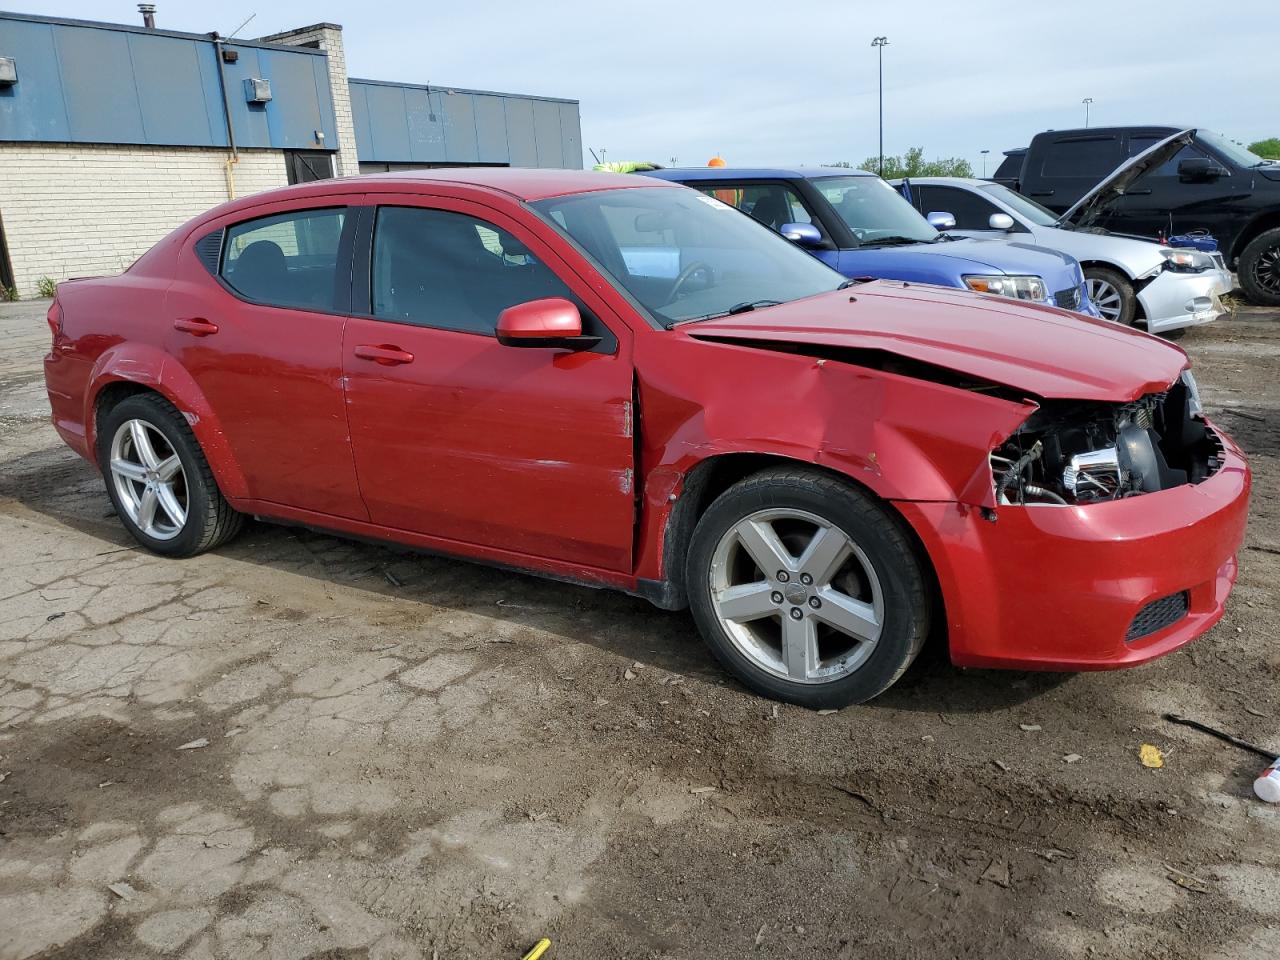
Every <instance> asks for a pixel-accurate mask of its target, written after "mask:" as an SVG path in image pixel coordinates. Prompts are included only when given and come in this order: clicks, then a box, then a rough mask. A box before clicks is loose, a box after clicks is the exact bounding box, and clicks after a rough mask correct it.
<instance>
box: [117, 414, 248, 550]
mask: <svg viewBox="0 0 1280 960" xmlns="http://www.w3.org/2000/svg"><path fill="white" fill-rule="evenodd" d="M98 463H99V465H100V466H101V468H102V475H103V477H104V478H105V479H106V484H107V495H108V496H109V497H110V498H111V503H112V505H113V506H114V507H115V509H116V513H117V515H118V516H119V517H120V521H121V522H122V523H123V524H124V526H125V529H127V530H128V531H129V533H130V534H132V535H133V537H134V539H136V540H137V541H138V542H139V543H141V544H142V545H143V546H145V547H147V548H148V549H150V550H153V551H155V552H156V553H161V554H165V555H167V556H173V557H189V556H193V555H195V554H197V553H201V552H202V551H205V550H210V549H212V548H214V547H217V546H219V545H221V544H223V543H225V542H226V541H227V540H229V539H231V537H233V536H235V534H236V533H237V532H239V530H240V527H241V525H242V523H243V520H244V518H243V516H242V515H241V514H239V513H237V512H236V511H235V510H233V509H232V508H231V506H230V505H229V504H228V503H227V501H226V500H225V499H224V498H223V496H222V493H221V491H219V490H218V485H217V483H216V482H215V480H214V478H213V471H212V470H211V469H210V468H209V462H208V461H207V460H206V459H205V456H204V452H203V451H202V450H201V449H200V445H199V443H197V442H196V438H195V436H194V435H193V434H192V433H191V428H190V427H189V426H188V425H187V421H186V419H185V418H184V417H183V416H182V414H181V413H179V412H178V410H177V409H176V408H175V407H174V406H173V405H172V404H171V403H169V401H168V400H166V399H164V398H163V397H161V396H159V395H157V394H152V393H147V394H137V395H135V396H132V397H129V398H127V399H125V400H123V401H121V402H120V403H119V404H117V405H116V406H114V407H112V408H111V409H110V410H108V411H107V412H106V414H105V415H104V416H103V418H102V421H101V424H100V426H99V430H98Z"/></svg>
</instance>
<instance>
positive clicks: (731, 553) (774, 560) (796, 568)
mask: <svg viewBox="0 0 1280 960" xmlns="http://www.w3.org/2000/svg"><path fill="white" fill-rule="evenodd" d="M710 578H711V582H710V590H711V602H712V605H713V608H714V611H715V614H716V616H717V617H718V618H719V620H720V623H721V626H722V627H723V629H724V631H725V633H727V634H728V636H729V638H730V640H731V641H732V643H733V645H734V646H735V647H736V648H737V650H738V651H739V652H740V653H741V654H742V655H743V656H745V657H746V658H747V659H748V660H750V661H751V662H752V663H754V664H755V665H756V666H758V667H760V668H762V669H764V670H765V671H767V672H769V673H771V674H774V675H776V676H778V677H781V678H784V679H786V680H789V681H791V682H793V683H810V684H813V683H828V682H831V681H833V680H838V679H840V678H842V677H845V676H847V675H848V674H850V673H852V672H854V671H856V670H857V669H858V668H859V667H861V666H862V665H863V664H864V663H865V662H866V660H867V658H868V657H870V656H871V654H872V652H873V651H874V650H875V648H876V644H877V643H878V642H879V639H880V632H881V627H882V625H883V623H884V595H883V592H882V590H881V586H880V580H879V578H878V577H877V576H876V572H875V569H874V567H873V566H872V564H871V561H870V560H869V559H868V558H867V555H866V553H864V552H863V550H862V549H861V548H860V547H859V546H858V545H857V544H856V543H854V542H853V540H852V539H851V538H850V537H849V535H848V534H846V533H845V532H844V531H843V530H841V529H840V528H839V527H836V526H834V525H833V524H831V523H829V522H828V521H826V520H824V519H823V518H822V517H819V516H817V515H816V514H813V513H809V512H808V511H805V510H799V509H770V510H760V511H757V512H755V513H752V514H750V515H748V516H746V517H744V518H742V519H741V520H739V521H738V522H737V523H735V524H734V525H733V526H731V527H730V528H729V530H728V531H727V532H726V533H725V534H724V535H723V536H722V537H721V538H720V541H719V543H718V544H717V545H716V549H715V552H714V554H713V556H712V563H711V569H710Z"/></svg>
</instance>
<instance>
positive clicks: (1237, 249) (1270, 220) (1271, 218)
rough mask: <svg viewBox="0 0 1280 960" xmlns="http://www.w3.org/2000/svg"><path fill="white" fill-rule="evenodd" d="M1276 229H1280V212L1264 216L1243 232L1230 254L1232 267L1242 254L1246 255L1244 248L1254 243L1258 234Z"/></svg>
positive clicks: (1237, 238)
mask: <svg viewBox="0 0 1280 960" xmlns="http://www.w3.org/2000/svg"><path fill="white" fill-rule="evenodd" d="M1276 227H1280V210H1277V211H1273V212H1271V213H1264V214H1262V216H1260V217H1258V219H1256V220H1254V221H1253V222H1252V223H1250V224H1249V225H1248V226H1247V227H1245V228H1244V229H1243V230H1241V231H1240V236H1238V237H1236V243H1235V246H1234V247H1232V249H1231V252H1230V254H1229V258H1230V260H1231V263H1232V265H1234V264H1235V262H1236V261H1237V260H1238V259H1239V258H1240V254H1242V253H1244V248H1245V247H1247V246H1248V245H1249V244H1250V243H1252V242H1253V239H1254V238H1255V237H1256V236H1257V235H1258V234H1260V233H1266V232H1267V231H1268V230H1273V229H1275V228H1276Z"/></svg>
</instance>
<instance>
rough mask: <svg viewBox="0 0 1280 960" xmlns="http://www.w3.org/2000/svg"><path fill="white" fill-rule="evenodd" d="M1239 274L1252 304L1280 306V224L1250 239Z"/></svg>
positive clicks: (1237, 272)
mask: <svg viewBox="0 0 1280 960" xmlns="http://www.w3.org/2000/svg"><path fill="white" fill-rule="evenodd" d="M1236 274H1237V275H1238V276H1239V277H1240V286H1241V287H1242V288H1243V289H1244V295H1245V296H1246V297H1248V298H1249V302H1250V303H1252V304H1256V305H1257V306H1260V307H1280V227H1277V228H1276V229H1274V230H1267V231H1264V232H1263V233H1260V234H1258V235H1257V236H1256V237H1254V238H1253V239H1252V240H1251V241H1249V245H1248V246H1246V247H1245V248H1244V251H1243V252H1242V253H1241V254H1240V262H1239V263H1238V264H1236Z"/></svg>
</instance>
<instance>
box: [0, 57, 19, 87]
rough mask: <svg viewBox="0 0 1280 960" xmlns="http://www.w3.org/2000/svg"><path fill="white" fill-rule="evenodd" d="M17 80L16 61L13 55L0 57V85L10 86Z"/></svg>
mask: <svg viewBox="0 0 1280 960" xmlns="http://www.w3.org/2000/svg"><path fill="white" fill-rule="evenodd" d="M17 82H18V62H17V61H16V60H14V59H13V57H0V87H11V86H13V85H14V84H15V83H17Z"/></svg>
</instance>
